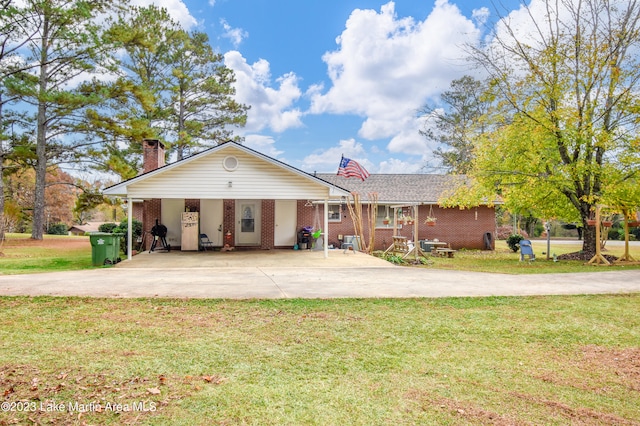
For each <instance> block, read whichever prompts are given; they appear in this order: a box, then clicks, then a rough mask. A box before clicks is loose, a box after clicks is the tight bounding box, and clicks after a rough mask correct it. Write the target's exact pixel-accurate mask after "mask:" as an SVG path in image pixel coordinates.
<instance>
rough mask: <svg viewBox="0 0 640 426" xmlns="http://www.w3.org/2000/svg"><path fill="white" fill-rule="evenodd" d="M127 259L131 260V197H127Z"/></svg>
mask: <svg viewBox="0 0 640 426" xmlns="http://www.w3.org/2000/svg"><path fill="white" fill-rule="evenodd" d="M127 206H128V207H129V208H128V209H127V259H129V260H131V257H132V254H131V252H132V250H133V198H131V197H127Z"/></svg>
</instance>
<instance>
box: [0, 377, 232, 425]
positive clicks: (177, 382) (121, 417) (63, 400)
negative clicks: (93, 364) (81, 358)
mask: <svg viewBox="0 0 640 426" xmlns="http://www.w3.org/2000/svg"><path fill="white" fill-rule="evenodd" d="M225 381H226V379H225V378H223V377H221V376H218V375H203V376H197V377H194V376H185V377H167V376H164V375H158V376H156V377H130V378H117V377H116V375H115V374H113V375H109V374H104V373H102V374H87V373H86V372H84V371H82V370H80V369H77V370H72V371H61V372H55V373H51V372H44V371H40V370H39V369H38V368H36V367H33V366H30V365H9V366H3V367H0V394H1V395H2V399H1V401H2V403H3V410H2V411H4V412H5V414H6V413H9V416H8V417H7V418H5V419H0V425H2V426H4V425H13V424H24V423H25V421H28V422H29V423H35V424H65V425H66V424H95V422H98V423H100V424H135V423H138V422H139V421H140V420H142V419H144V418H149V417H152V416H154V415H157V414H161V413H162V412H163V411H164V410H165V409H166V408H167V407H169V406H170V405H172V404H173V403H175V402H176V401H177V400H180V399H182V398H184V397H186V396H189V395H191V394H194V393H195V392H198V391H200V390H202V389H203V388H204V387H206V386H215V385H220V384H222V383H224V382H225Z"/></svg>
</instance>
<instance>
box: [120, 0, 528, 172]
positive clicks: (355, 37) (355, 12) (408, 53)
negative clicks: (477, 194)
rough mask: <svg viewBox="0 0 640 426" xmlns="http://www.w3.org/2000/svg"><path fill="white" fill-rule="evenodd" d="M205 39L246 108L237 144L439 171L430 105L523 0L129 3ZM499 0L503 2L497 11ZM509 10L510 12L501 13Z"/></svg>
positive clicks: (387, 168) (320, 167)
mask: <svg viewBox="0 0 640 426" xmlns="http://www.w3.org/2000/svg"><path fill="white" fill-rule="evenodd" d="M133 3H135V4H138V5H147V4H150V3H155V4H156V5H158V6H162V7H165V8H166V9H167V10H168V11H169V12H170V14H171V16H172V17H173V18H174V19H175V20H177V21H178V22H180V23H181V24H182V25H183V27H184V28H185V29H187V30H198V31H203V32H206V33H207V34H208V35H209V39H210V42H211V44H212V46H213V48H214V50H215V51H217V52H218V53H220V54H222V55H223V56H224V62H225V65H226V66H227V67H229V68H231V69H232V70H233V71H234V72H235V76H236V80H237V81H236V87H235V88H236V99H237V100H238V101H239V102H241V103H244V104H246V105H250V106H251V109H250V110H249V112H248V119H247V125H246V126H245V128H243V129H241V130H239V131H238V132H237V134H239V135H241V136H243V137H244V138H245V142H244V145H246V146H248V147H250V148H252V149H255V150H257V151H259V152H262V153H264V154H266V155H269V156H271V157H273V158H276V159H278V160H280V161H283V162H286V163H288V164H290V165H292V166H294V167H297V168H299V169H301V170H303V171H306V172H309V173H313V172H316V171H317V172H323V173H324V172H326V173H331V172H337V169H338V164H339V162H340V158H341V156H342V155H344V156H345V157H348V158H351V159H354V160H356V161H358V162H359V163H360V164H361V165H363V166H364V167H365V168H366V169H367V170H368V171H369V172H370V173H425V172H434V171H437V169H435V168H433V166H437V161H436V160H434V157H433V155H432V152H433V150H434V149H435V148H436V147H437V145H435V144H434V143H433V142H430V141H428V140H427V139H426V138H425V137H424V136H421V135H420V133H419V130H420V129H422V128H424V125H425V120H424V118H423V117H421V116H420V114H419V111H420V109H421V107H423V106H424V105H425V104H427V103H428V104H430V105H438V102H439V95H440V93H442V92H443V91H445V90H447V89H449V87H450V83H451V81H453V80H455V79H457V78H460V77H462V76H464V75H472V76H474V77H476V78H482V74H481V70H479V69H477V68H476V67H474V66H473V65H471V64H470V63H469V62H468V61H467V60H466V59H465V57H466V53H465V51H466V48H465V46H468V45H477V44H478V43H479V42H480V41H481V40H482V39H483V38H485V37H487V35H488V34H489V33H490V29H491V25H492V24H491V23H492V22H496V21H497V20H498V15H503V16H504V15H506V14H508V13H509V8H510V9H514V10H515V9H517V8H518V7H519V3H518V0H507V1H502V2H495V1H491V0H457V1H456V0H449V1H447V0H435V1H434V0H396V1H395V2H394V1H385V0H381V1H372V0H135V1H133ZM495 3H497V4H500V5H501V6H499V7H500V9H498V10H496V8H495V5H494V4H495ZM505 7H506V9H505ZM440 171H441V170H440Z"/></svg>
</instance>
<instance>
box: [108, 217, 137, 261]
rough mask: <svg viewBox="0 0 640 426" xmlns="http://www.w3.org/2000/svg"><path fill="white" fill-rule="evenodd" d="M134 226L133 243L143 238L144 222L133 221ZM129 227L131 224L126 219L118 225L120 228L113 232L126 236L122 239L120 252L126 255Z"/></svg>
mask: <svg viewBox="0 0 640 426" xmlns="http://www.w3.org/2000/svg"><path fill="white" fill-rule="evenodd" d="M132 225H133V226H132V228H133V229H132V233H133V241H137V240H138V238H140V237H142V222H140V221H138V220H135V219H133V222H132ZM128 226H129V222H128V221H127V219H125V220H123V221H122V222H120V225H118V227H116V228H114V229H113V231H112V232H113V233H114V234H116V233H117V234H124V236H123V237H122V238H121V239H120V250H122V252H123V253H124V254H127V247H128V245H127V237H128V236H127V231H128Z"/></svg>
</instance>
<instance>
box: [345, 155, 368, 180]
mask: <svg viewBox="0 0 640 426" xmlns="http://www.w3.org/2000/svg"><path fill="white" fill-rule="evenodd" d="M338 176H344V177H346V178H350V177H359V178H360V179H362V180H365V179H366V178H368V177H369V172H368V171H367V170H366V169H365V168H364V167H362V166H361V165H360V164H358V163H357V162H356V161H353V160H351V159H349V158H346V157H342V160H340V167H339V168H338Z"/></svg>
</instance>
